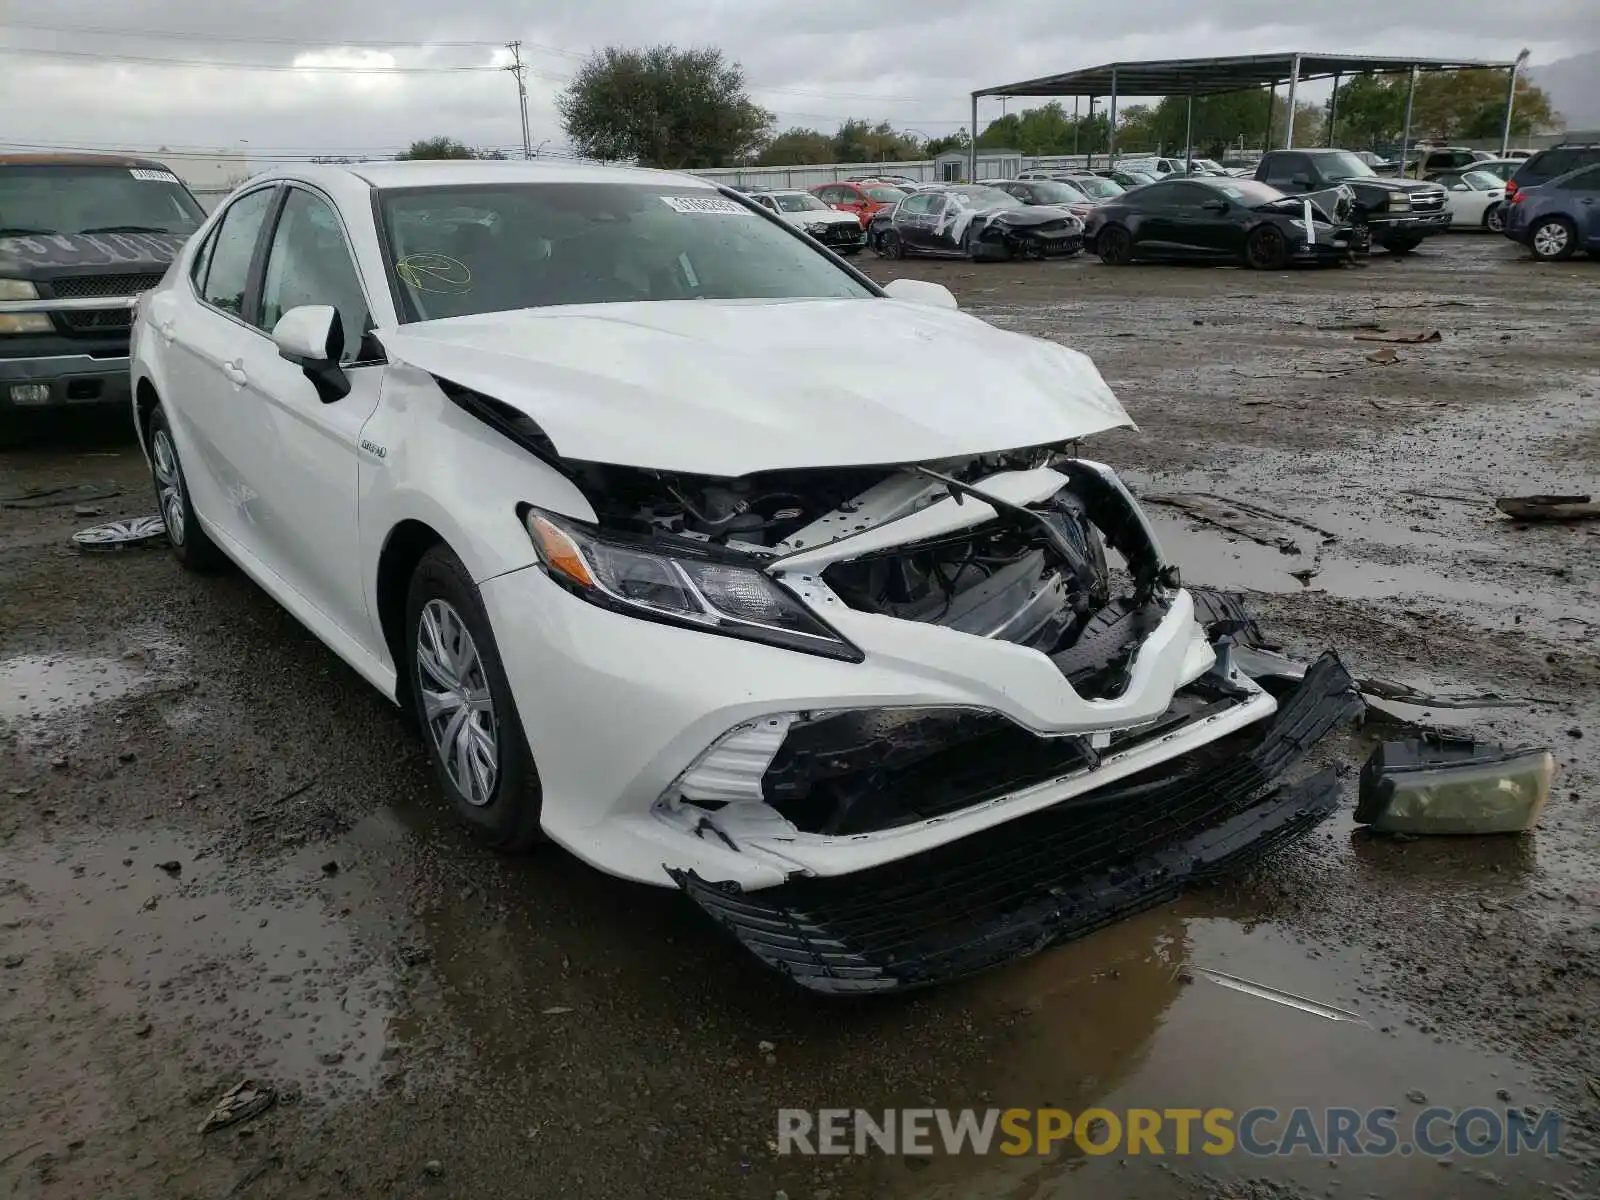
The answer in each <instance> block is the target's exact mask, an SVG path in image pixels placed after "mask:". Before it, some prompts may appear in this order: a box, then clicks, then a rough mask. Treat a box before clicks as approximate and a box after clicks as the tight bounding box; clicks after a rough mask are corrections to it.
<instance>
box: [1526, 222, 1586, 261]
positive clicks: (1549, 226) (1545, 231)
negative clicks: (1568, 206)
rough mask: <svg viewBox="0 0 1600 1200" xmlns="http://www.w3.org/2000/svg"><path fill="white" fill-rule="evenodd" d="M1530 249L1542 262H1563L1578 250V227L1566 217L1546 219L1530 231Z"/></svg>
mask: <svg viewBox="0 0 1600 1200" xmlns="http://www.w3.org/2000/svg"><path fill="white" fill-rule="evenodd" d="M1528 249H1529V250H1531V251H1533V256H1534V257H1535V258H1536V259H1538V260H1539V261H1540V262H1561V261H1563V260H1565V259H1568V258H1571V257H1572V255H1573V253H1574V252H1575V251H1576V250H1577V249H1578V227H1577V226H1576V225H1574V224H1573V223H1572V222H1571V221H1569V220H1567V218H1566V217H1545V218H1544V219H1543V220H1541V221H1539V222H1538V223H1537V224H1536V225H1534V226H1533V227H1532V228H1530V229H1529V230H1528Z"/></svg>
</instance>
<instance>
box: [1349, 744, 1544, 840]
mask: <svg viewBox="0 0 1600 1200" xmlns="http://www.w3.org/2000/svg"><path fill="white" fill-rule="evenodd" d="M1554 774H1555V756H1554V755H1553V754H1551V753H1550V751H1549V750H1548V749H1544V748H1535V749H1523V750H1506V749H1503V748H1501V747H1499V746H1493V745H1490V744H1488V743H1485V742H1480V741H1477V740H1475V739H1473V738H1470V737H1455V736H1451V735H1449V734H1445V733H1440V732H1436V731H1435V732H1429V733H1427V734H1425V735H1424V736H1422V737H1418V738H1406V739H1404V740H1400V741H1390V742H1384V743H1382V744H1380V745H1379V746H1378V748H1377V749H1376V750H1374V751H1373V752H1372V755H1371V757H1369V758H1368V759H1367V762H1366V765H1365V766H1364V767H1362V768H1361V786H1360V792H1359V799H1358V801H1357V803H1356V815H1355V819H1356V823H1357V824H1360V825H1370V826H1371V827H1372V828H1373V829H1376V830H1379V831H1381V832H1385V833H1409V834H1482V833H1521V832H1523V831H1524V830H1527V829H1530V828H1532V827H1533V825H1534V823H1535V822H1537V821H1538V819H1539V814H1540V813H1541V812H1543V811H1544V806H1545V802H1546V801H1547V800H1549V798H1550V780H1551V777H1552V776H1553V775H1554Z"/></svg>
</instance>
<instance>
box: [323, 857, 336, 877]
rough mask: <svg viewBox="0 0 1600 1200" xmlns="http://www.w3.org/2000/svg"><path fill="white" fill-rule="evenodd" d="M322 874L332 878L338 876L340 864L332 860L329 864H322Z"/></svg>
mask: <svg viewBox="0 0 1600 1200" xmlns="http://www.w3.org/2000/svg"><path fill="white" fill-rule="evenodd" d="M322 873H323V874H324V875H327V876H329V877H330V878H331V877H332V876H334V875H337V874H338V873H339V864H338V863H336V862H334V861H333V860H332V859H329V860H328V861H327V862H325V863H323V864H322Z"/></svg>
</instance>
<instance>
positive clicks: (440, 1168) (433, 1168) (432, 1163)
mask: <svg viewBox="0 0 1600 1200" xmlns="http://www.w3.org/2000/svg"><path fill="white" fill-rule="evenodd" d="M422 1170H423V1173H424V1174H426V1175H431V1176H432V1177H433V1178H435V1179H437V1178H439V1176H441V1175H443V1174H444V1164H443V1163H442V1162H440V1161H439V1160H438V1159H437V1158H430V1159H429V1160H428V1161H427V1162H425V1163H423V1164H422Z"/></svg>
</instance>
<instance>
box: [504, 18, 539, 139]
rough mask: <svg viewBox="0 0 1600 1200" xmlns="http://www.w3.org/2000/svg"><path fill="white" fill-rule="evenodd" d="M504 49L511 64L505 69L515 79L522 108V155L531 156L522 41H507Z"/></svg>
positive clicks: (519, 106)
mask: <svg viewBox="0 0 1600 1200" xmlns="http://www.w3.org/2000/svg"><path fill="white" fill-rule="evenodd" d="M506 49H507V50H509V51H511V65H510V66H508V67H507V68H506V70H508V71H510V72H511V76H512V78H513V79H515V80H516V81H517V107H518V108H520V109H521V110H522V157H523V158H532V157H533V151H532V150H531V149H530V148H529V146H530V142H531V140H532V139H531V138H530V136H529V133H528V82H527V77H528V68H527V67H526V66H525V65H523V62H522V43H521V42H507V43H506Z"/></svg>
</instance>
